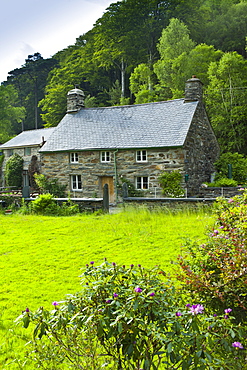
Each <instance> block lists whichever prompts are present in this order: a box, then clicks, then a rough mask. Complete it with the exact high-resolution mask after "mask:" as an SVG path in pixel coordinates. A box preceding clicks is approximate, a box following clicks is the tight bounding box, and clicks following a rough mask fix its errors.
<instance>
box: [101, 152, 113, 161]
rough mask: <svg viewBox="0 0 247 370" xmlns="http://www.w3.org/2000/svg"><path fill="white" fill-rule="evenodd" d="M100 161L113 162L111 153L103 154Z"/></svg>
mask: <svg viewBox="0 0 247 370" xmlns="http://www.w3.org/2000/svg"><path fill="white" fill-rule="evenodd" d="M100 161H101V162H111V156H110V152H101V153H100Z"/></svg>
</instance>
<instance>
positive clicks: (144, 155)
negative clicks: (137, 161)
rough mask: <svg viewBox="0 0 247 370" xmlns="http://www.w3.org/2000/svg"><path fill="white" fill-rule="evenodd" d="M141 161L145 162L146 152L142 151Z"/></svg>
mask: <svg viewBox="0 0 247 370" xmlns="http://www.w3.org/2000/svg"><path fill="white" fill-rule="evenodd" d="M142 160H143V161H146V160H147V151H146V150H143V151H142Z"/></svg>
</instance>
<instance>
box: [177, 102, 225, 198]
mask: <svg viewBox="0 0 247 370" xmlns="http://www.w3.org/2000/svg"><path fill="white" fill-rule="evenodd" d="M185 104H186V103H185ZM218 156H219V145H218V143H217V140H216V137H215V135H214V132H213V130H212V128H211V125H210V123H209V120H208V118H207V114H206V111H205V109H204V106H203V103H202V102H198V108H197V110H196V113H195V115H194V117H193V120H192V124H191V127H190V129H189V132H188V135H187V139H186V142H185V146H184V157H185V173H186V174H188V176H189V179H188V183H187V189H188V196H198V191H199V189H200V186H201V184H202V183H204V182H210V180H211V175H212V173H213V172H214V162H215V161H216V160H217V158H218Z"/></svg>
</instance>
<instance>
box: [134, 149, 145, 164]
mask: <svg viewBox="0 0 247 370" xmlns="http://www.w3.org/2000/svg"><path fill="white" fill-rule="evenodd" d="M136 162H147V151H146V150H137V152H136Z"/></svg>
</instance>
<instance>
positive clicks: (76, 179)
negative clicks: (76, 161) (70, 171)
mask: <svg viewBox="0 0 247 370" xmlns="http://www.w3.org/2000/svg"><path fill="white" fill-rule="evenodd" d="M71 189H72V190H82V182H81V175H72V176H71Z"/></svg>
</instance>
